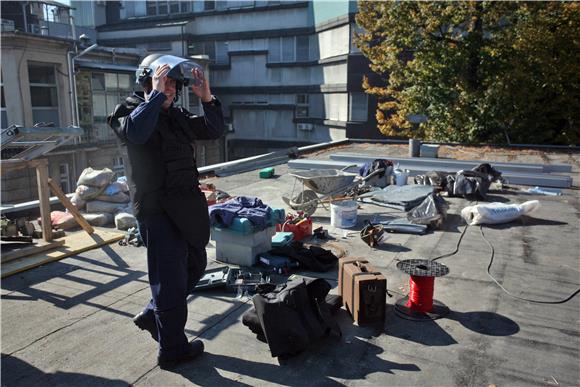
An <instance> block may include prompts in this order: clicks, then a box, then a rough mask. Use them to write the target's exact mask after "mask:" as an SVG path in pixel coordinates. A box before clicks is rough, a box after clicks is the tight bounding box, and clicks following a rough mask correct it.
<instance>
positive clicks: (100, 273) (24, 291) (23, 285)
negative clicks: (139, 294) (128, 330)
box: [1, 246, 148, 316]
mask: <svg viewBox="0 0 580 387" xmlns="http://www.w3.org/2000/svg"><path fill="white" fill-rule="evenodd" d="M106 247H107V249H104V251H105V253H107V255H108V256H109V257H110V258H111V260H112V261H113V263H109V262H103V261H100V260H96V259H92V258H87V257H84V256H82V255H77V256H73V257H69V258H68V259H67V261H66V263H65V262H64V261H57V262H52V263H50V264H49V265H46V266H43V267H39V268H36V269H35V270H31V271H28V272H26V273H22V274H20V275H14V276H11V277H8V278H5V279H3V280H2V289H3V290H5V291H12V292H18V294H13V293H9V294H4V295H2V297H1V299H2V300H22V301H34V300H43V301H46V302H48V303H51V304H53V305H54V306H56V307H57V308H62V309H71V308H73V307H75V306H77V305H80V304H84V305H89V306H93V307H96V308H101V309H103V310H107V311H110V312H114V313H117V314H120V315H123V316H129V315H128V314H127V313H126V312H123V311H119V310H115V309H113V308H110V307H107V306H105V305H101V304H99V303H96V302H93V301H92V300H94V299H95V298H97V297H99V296H101V295H103V294H106V293H108V292H111V291H115V290H117V289H118V288H119V287H121V286H123V285H126V284H128V283H131V282H140V283H142V284H143V287H144V288H145V287H148V285H147V284H148V282H147V278H146V277H147V273H146V272H143V271H139V270H132V269H129V268H128V267H127V265H126V263H125V261H124V260H122V259H121V257H120V256H119V255H118V254H117V253H116V252H114V251H113V250H112V249H111V247H110V246H106ZM75 260H76V261H80V263H79V264H78V265H75V264H74V262H75ZM90 276H93V277H97V278H99V280H95V279H91V278H89V277H90ZM55 279H58V281H59V282H58V283H57V284H56V283H55V285H54V286H50V287H46V286H45V287H43V288H42V289H40V288H38V287H37V285H39V284H43V283H50V281H52V280H55ZM62 281H69V282H70V284H71V285H73V284H75V285H73V286H67V289H69V290H67V292H66V293H67V294H66V295H65V294H63V292H62V291H61V290H63V289H62V288H63V286H64V285H62V284H61V283H62ZM105 281H106V282H105ZM49 288H50V289H54V290H52V291H51V290H48V289H49ZM87 288H88V290H86V289H87ZM70 289H75V291H76V292H71V291H70Z"/></svg>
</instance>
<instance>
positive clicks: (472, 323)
mask: <svg viewBox="0 0 580 387" xmlns="http://www.w3.org/2000/svg"><path fill="white" fill-rule="evenodd" d="M447 318H448V319H450V320H455V321H457V322H459V323H460V324H461V325H463V326H464V327H465V328H467V329H469V330H471V331H473V332H476V333H480V334H482V335H486V336H511V335H515V334H516V333H518V332H519V331H520V326H519V325H518V324H517V323H516V322H515V321H513V320H511V319H509V318H507V317H505V316H502V315H501V314H497V313H493V312H457V311H453V310H452V311H451V312H450V313H449V314H448V315H447Z"/></svg>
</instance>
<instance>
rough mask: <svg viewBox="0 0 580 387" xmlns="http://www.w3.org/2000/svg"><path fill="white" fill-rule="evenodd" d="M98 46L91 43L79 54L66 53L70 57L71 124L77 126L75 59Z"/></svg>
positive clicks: (77, 107)
mask: <svg viewBox="0 0 580 387" xmlns="http://www.w3.org/2000/svg"><path fill="white" fill-rule="evenodd" d="M97 47H98V44H96V43H95V44H93V45H92V46H90V47H88V48H85V49H84V50H83V51H81V52H80V53H79V54H77V55H75V56H72V55H74V54H75V52H74V51H69V52H68V53H67V56H68V57H69V58H70V59H69V71H70V72H69V87H70V90H71V94H72V95H71V102H72V105H71V108H72V116H73V125H74V126H79V105H78V101H77V77H76V71H75V59H77V58H80V57H81V56H83V55H85V54H87V53H88V52H89V51H92V50H94V49H95V48H97ZM75 48H76V44H75Z"/></svg>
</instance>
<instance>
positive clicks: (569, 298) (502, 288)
mask: <svg viewBox="0 0 580 387" xmlns="http://www.w3.org/2000/svg"><path fill="white" fill-rule="evenodd" d="M479 231H480V232H481V237H482V238H483V240H484V241H485V242H486V243H487V245H488V246H489V248H490V251H491V254H490V257H489V258H490V259H489V265H488V266H487V275H488V276H489V277H490V278H491V279H492V280H493V282H495V283H496V284H497V286H499V287H500V288H501V290H503V291H504V292H505V293H506V294H508V295H510V296H512V297H513V298H517V299H518V300H523V301H528V302H533V303H536V304H563V303H565V302H567V301H570V300H571V299H572V298H574V296H576V295H577V294H578V293H580V288H579V289H577V290H576V291H575V292H574V293H572V294H571V295H570V296H568V297H567V298H564V299H562V300H558V301H543V300H532V299H529V298H524V297H520V296H516V295H515V294H512V293H510V292H509V291H508V290H507V289H506V288H504V287H503V286H502V284H500V283H499V282H498V281H497V280H496V279H495V278H494V277H493V276H492V275H491V272H490V269H491V265H492V264H493V258H494V256H495V249H494V248H493V245H492V244H491V242H490V241H489V240H488V239H487V238H486V237H485V234H484V233H483V225H480V227H479Z"/></svg>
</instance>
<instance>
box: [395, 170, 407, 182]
mask: <svg viewBox="0 0 580 387" xmlns="http://www.w3.org/2000/svg"><path fill="white" fill-rule="evenodd" d="M408 177H409V171H402V170H400V169H395V184H397V185H407V178H408Z"/></svg>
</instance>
